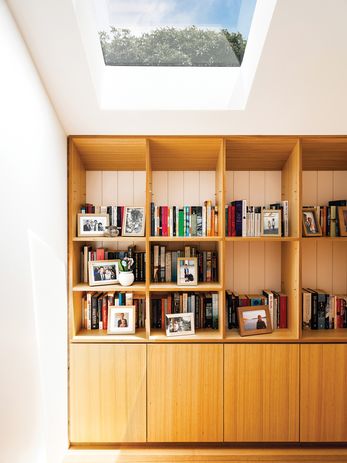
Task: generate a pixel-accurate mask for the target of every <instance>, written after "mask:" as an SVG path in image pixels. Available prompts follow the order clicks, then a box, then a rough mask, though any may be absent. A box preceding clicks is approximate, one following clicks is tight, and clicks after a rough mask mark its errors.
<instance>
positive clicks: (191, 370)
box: [147, 344, 223, 442]
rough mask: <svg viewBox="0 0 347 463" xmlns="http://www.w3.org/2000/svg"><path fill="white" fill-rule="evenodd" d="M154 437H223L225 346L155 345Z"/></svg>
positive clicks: (151, 374) (151, 380)
mask: <svg viewBox="0 0 347 463" xmlns="http://www.w3.org/2000/svg"><path fill="white" fill-rule="evenodd" d="M147 349H148V376H147V378H148V380H147V381H148V385H147V388H148V391H147V397H148V419H147V425H148V441H149V442H221V441H222V440H223V379H222V378H223V346H222V345H217V344H211V345H205V344H201V345H193V344H187V345H178V344H175V345H173V344H168V345H155V346H153V345H149V346H147Z"/></svg>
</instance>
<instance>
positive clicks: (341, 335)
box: [300, 328, 347, 343]
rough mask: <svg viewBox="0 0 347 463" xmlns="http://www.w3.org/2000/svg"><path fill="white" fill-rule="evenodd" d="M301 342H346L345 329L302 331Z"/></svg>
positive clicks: (346, 332)
mask: <svg viewBox="0 0 347 463" xmlns="http://www.w3.org/2000/svg"><path fill="white" fill-rule="evenodd" d="M300 341H302V342H323V343H324V342H347V328H339V329H336V330H302V334H301V339H300Z"/></svg>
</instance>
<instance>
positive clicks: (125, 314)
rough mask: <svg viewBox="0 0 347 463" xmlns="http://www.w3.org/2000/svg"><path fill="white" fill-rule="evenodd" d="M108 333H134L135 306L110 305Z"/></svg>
mask: <svg viewBox="0 0 347 463" xmlns="http://www.w3.org/2000/svg"><path fill="white" fill-rule="evenodd" d="M107 333H108V334H134V333H135V306H134V305H127V306H110V307H109V308H108V323H107Z"/></svg>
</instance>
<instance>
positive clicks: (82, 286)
mask: <svg viewBox="0 0 347 463" xmlns="http://www.w3.org/2000/svg"><path fill="white" fill-rule="evenodd" d="M72 290H73V291H89V292H92V291H100V292H109V291H119V292H138V293H144V292H145V291H146V284H145V283H134V284H133V285H131V286H121V285H100V286H89V285H88V284H87V283H78V284H77V285H75V286H74V287H73V288H72Z"/></svg>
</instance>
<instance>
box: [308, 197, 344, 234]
mask: <svg viewBox="0 0 347 463" xmlns="http://www.w3.org/2000/svg"><path fill="white" fill-rule="evenodd" d="M346 205H347V201H346V200H344V199H341V200H338V201H329V203H328V206H305V208H307V207H309V208H310V207H311V208H312V207H313V208H314V209H315V210H316V214H317V218H318V220H319V224H320V228H321V230H322V236H331V237H334V236H341V230H342V232H344V234H343V236H346V232H347V228H346V226H347V213H346V218H345V219H344V220H343V222H342V223H340V216H339V208H340V207H345V206H346ZM342 217H345V215H344V214H342Z"/></svg>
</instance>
